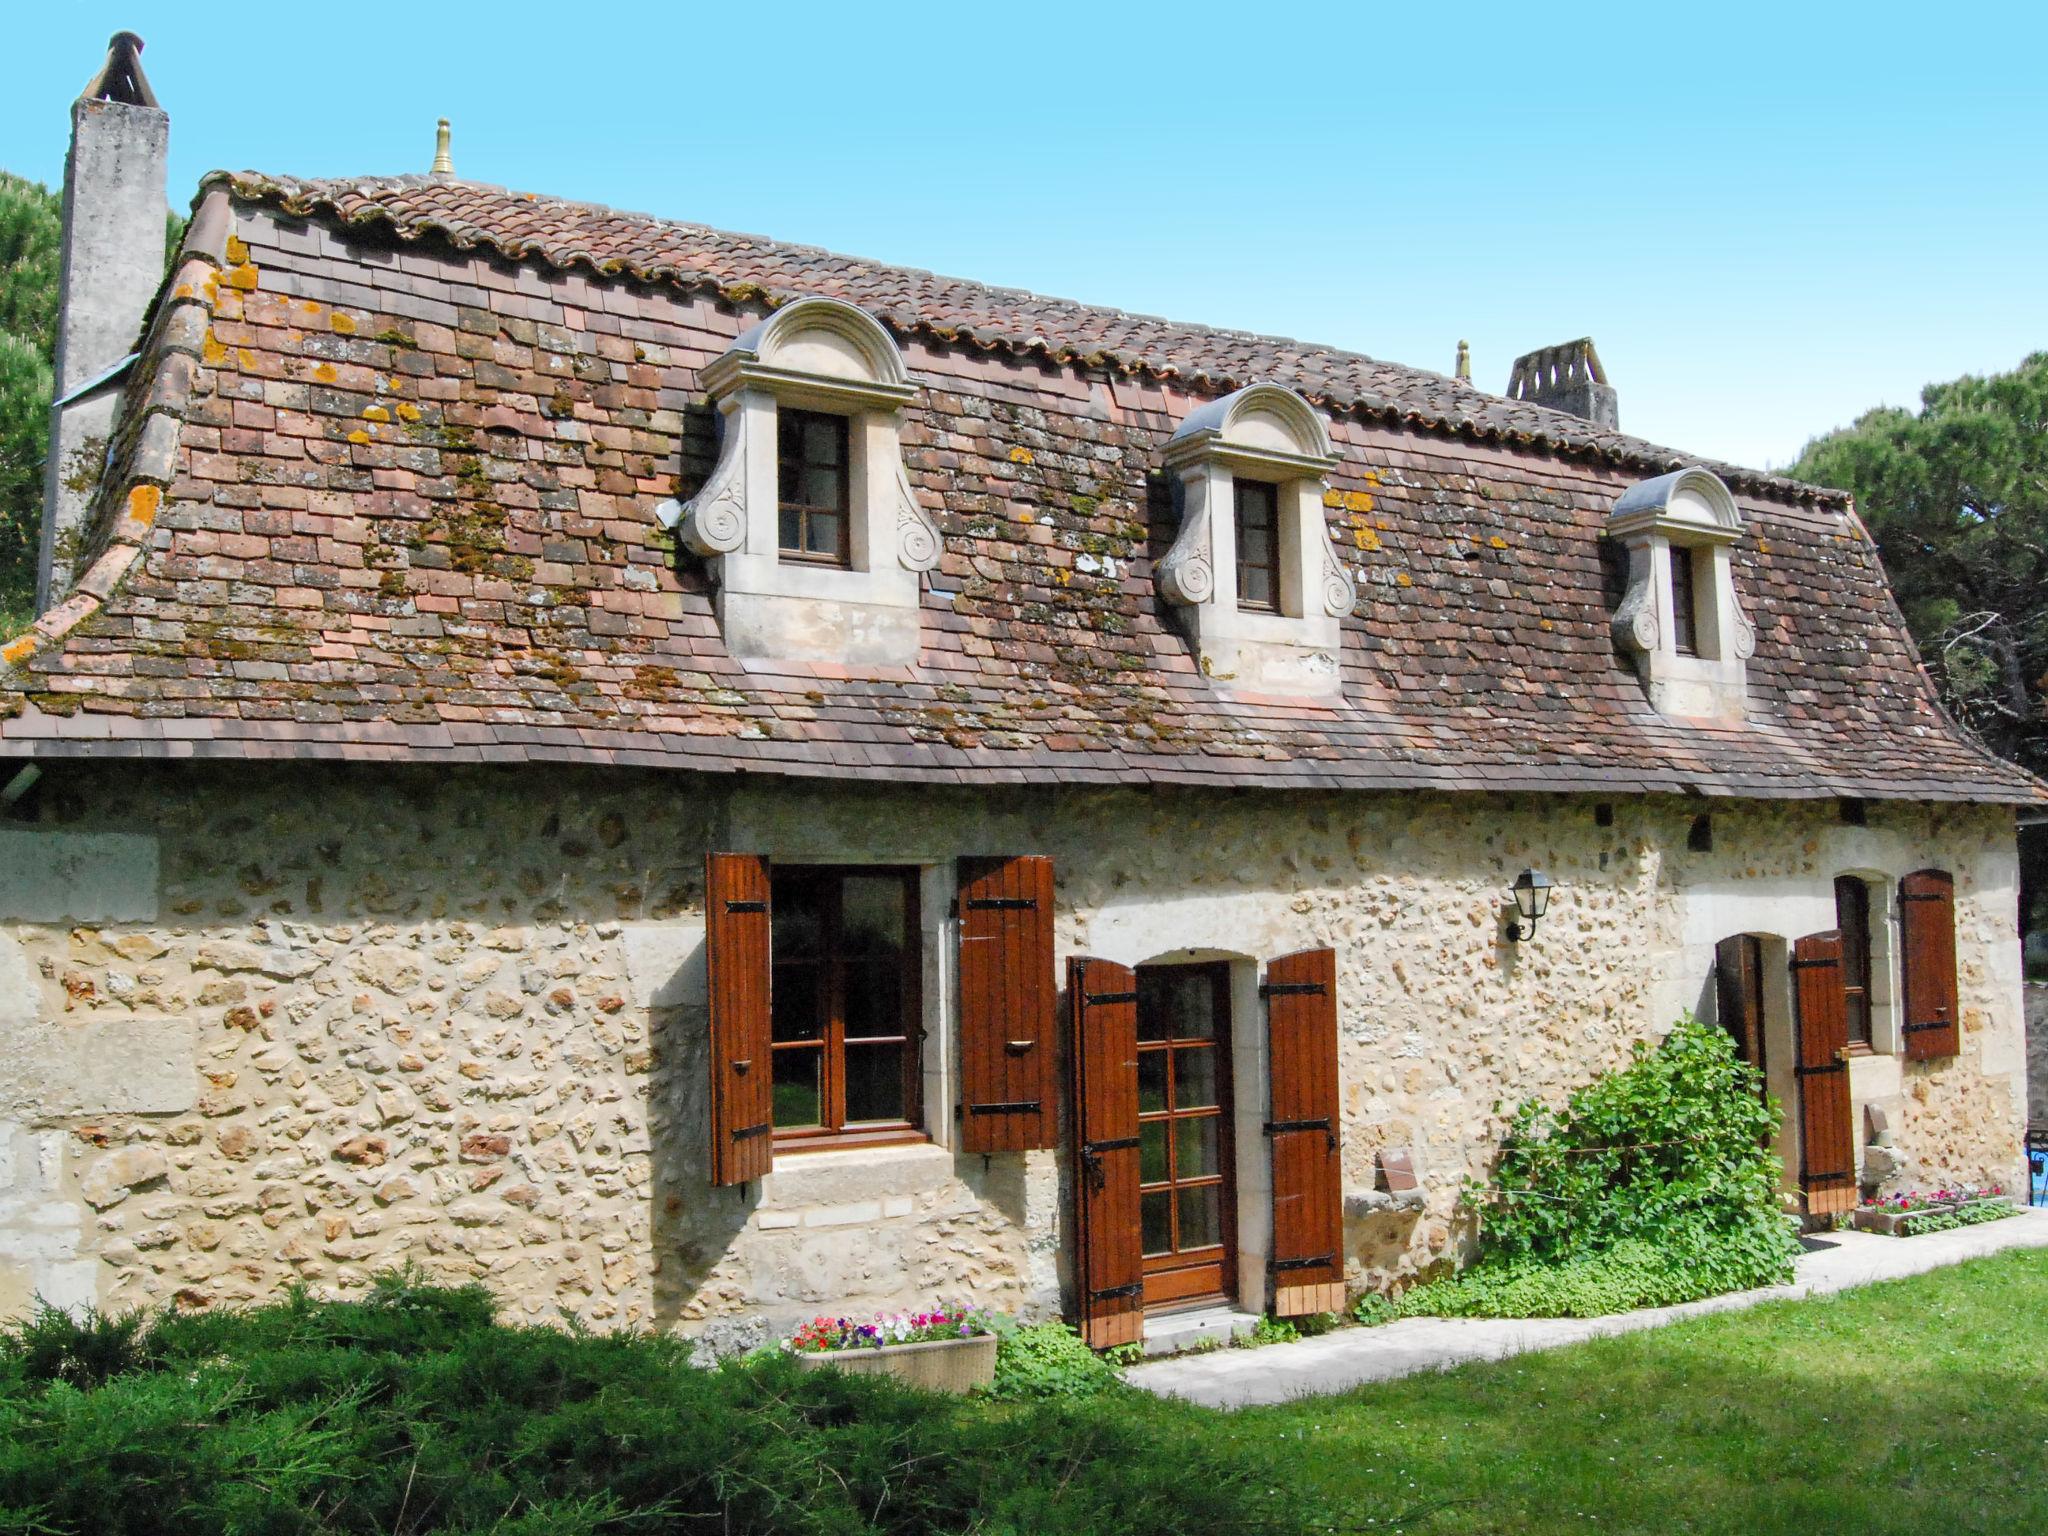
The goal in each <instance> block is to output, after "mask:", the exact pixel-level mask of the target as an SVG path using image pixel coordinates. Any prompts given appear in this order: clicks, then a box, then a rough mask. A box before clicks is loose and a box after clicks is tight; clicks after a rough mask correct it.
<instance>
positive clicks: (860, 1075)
mask: <svg viewBox="0 0 2048 1536" xmlns="http://www.w3.org/2000/svg"><path fill="white" fill-rule="evenodd" d="M138 51H139V45H138V44H136V43H135V42H134V40H133V39H131V38H127V37H125V36H124V37H122V38H117V39H116V40H115V43H114V47H113V51H112V54H111V56H110V58H109V61H108V66H107V68H106V70H105V71H104V72H103V74H102V75H101V76H100V77H99V78H97V79H96V80H95V81H94V82H93V85H92V87H91V88H90V89H89V90H88V92H87V94H86V96H85V98H84V99H82V100H81V101H80V102H79V104H78V106H77V108H76V111H75V113H74V143H73V150H72V156H71V161H70V165H69V172H68V179H67V188H66V208H67V212H68V215H69V218H68V223H67V233H66V239H67V242H68V243H67V251H66V266H65V271H66V289H65V312H64V319H63V336H64V346H65V352H64V356H63V359H62V368H61V372H62V375H63V376H62V380H61V382H60V396H61V398H60V400H59V403H58V406H57V410H56V416H55V421H54V432H55V442H56V444H57V448H58V451H57V452H56V453H55V454H53V459H54V460H55V462H54V464H53V469H52V474H51V485H50V496H49V507H48V513H47V518H48V527H47V529H46V539H45V578H46V579H45V590H46V592H47V599H46V610H45V611H44V613H43V615H42V617H41V619H40V620H39V621H38V623H37V624H36V626H35V628H34V630H33V631H32V632H30V633H29V634H27V635H26V636H24V637H22V638H21V639H19V640H17V641H15V642H13V643H11V644H9V645H7V646H6V647H5V649H4V651H0V656H4V661H5V667H4V671H0V799H4V802H5V812H4V818H0V1310H13V1309H16V1308H19V1307H21V1306H22V1305H24V1304H25V1303H26V1302H27V1300H28V1299H29V1297H30V1296H31V1294H32V1293H36V1292H40V1293H41V1294H43V1295H44V1296H47V1297H49V1298H51V1299H53V1300H56V1301H61V1302H80V1301H98V1302H100V1303H101V1304H104V1305H125V1304H130V1303H170V1302H175V1303H178V1304H181V1305H186V1306H205V1305H210V1304H221V1303H232V1302H240V1301H245V1300H249V1299H253V1298H260V1297H264V1296H267V1295H270V1294H272V1293H274V1292H275V1291H276V1289H277V1288H278V1287H279V1286H281V1285H283V1284H285V1283H287V1282H289V1281H294V1280H298V1281H304V1282H306V1283H308V1284H310V1285H312V1286H314V1287H315V1288H316V1289H321V1290H338V1291H346V1290H349V1289H352V1288H356V1287H360V1286H361V1285H362V1284H364V1282H365V1280H366V1277H367V1276H369V1275H370V1274H372V1273H373V1272H375V1271H377V1270H379V1269H382V1268H385V1267H387V1266H392V1265H396V1264H400V1263H405V1262H412V1263H416V1264H417V1265H419V1266H421V1267H422V1268H423V1269H424V1270H426V1271H428V1272H429V1273H431V1274H433V1275H435V1276H439V1277H445V1278H448V1279H477V1280H481V1281H482V1282H483V1283H485V1284H487V1285H489V1286H490V1287H491V1288H492V1289H493V1290H494V1291H496V1292H497V1293H499V1294H500V1295H501V1296H503V1297H504V1298H505V1300H506V1302H507V1304H508V1307H509V1309H510V1311H511V1313H512V1314H513V1315H514V1316H517V1317H523V1318H532V1319H558V1318H564V1317H574V1318H578V1319H582V1320H585V1321H587V1322H590V1323H592V1324H598V1325H618V1326H622V1325H636V1326H658V1327H672V1326H679V1327H683V1328H686V1329H702V1328H705V1327H708V1326H712V1325H719V1326H726V1325H727V1320H730V1319H739V1318H766V1319H768V1320H769V1321H770V1322H771V1323H782V1322H786V1321H787V1320H788V1319H790V1318H792V1317H795V1316H798V1315H804V1314H808V1313H810V1312H813V1311H815V1310H819V1309H822V1308H826V1307H831V1308H835V1309H838V1308H861V1307H875V1306H887V1305H892V1304H910V1303H913V1302H915V1301H917V1300H920V1299H922V1298H929V1297H933V1296H946V1297H972V1298H975V1299H977V1300H979V1301H982V1302H986V1303H989V1304H993V1305H998V1306H1003V1307H1008V1308H1015V1309H1021V1310H1027V1311H1034V1312H1040V1313H1051V1312H1062V1313H1065V1314H1067V1315H1069V1316H1075V1317H1078V1318H1080V1319H1082V1320H1084V1321H1085V1322H1086V1323H1087V1325H1088V1328H1089V1332H1090V1336H1091V1337H1093V1338H1094V1339H1095V1340H1097V1341H1098V1342H1101V1343H1110V1342H1116V1341H1119V1340H1127V1339H1132V1338H1135V1337H1137V1336H1138V1335H1139V1334H1140V1333H1141V1331H1143V1330H1144V1329H1145V1328H1147V1327H1148V1326H1163V1323H1164V1320H1168V1319H1171V1318H1174V1317H1185V1316H1187V1315H1189V1312H1190V1309H1192V1310H1193V1311H1194V1312H1196V1313H1197V1314H1207V1313H1209V1312H1213V1311H1215V1310H1216V1309H1225V1310H1228V1309H1233V1308H1234V1309H1239V1310H1241V1311H1263V1310H1267V1309H1277V1310H1279V1311H1282V1312H1304V1311H1313V1310H1317V1309H1321V1308H1326V1307H1331V1306H1335V1305H1338V1304H1339V1303H1340V1302H1341V1301H1342V1300H1343V1298H1344V1296H1345V1295H1346V1293H1347V1291H1349V1292H1356V1291H1358V1290H1361V1289H1365V1288H1369V1287H1384V1286H1388V1285H1392V1284H1398V1283H1400V1282H1401V1281H1402V1280H1403V1279H1404V1278H1406V1277H1409V1276H1412V1275H1414V1274H1415V1273H1417V1272H1419V1271H1422V1270H1424V1269H1426V1268H1428V1267H1430V1266H1433V1265H1439V1264H1442V1263H1445V1262H1448V1261H1451V1260H1453V1259H1454V1258H1455V1257H1456V1256H1457V1255H1458V1254H1459V1252H1460V1251H1461V1248H1462V1246H1463V1245H1464V1244H1466V1243H1468V1242H1469V1239H1470V1234H1471V1231H1472V1222H1473V1219H1474V1213H1473V1211H1472V1210H1471V1209H1470V1208H1469V1207H1468V1206H1466V1205H1464V1204H1462V1203H1461V1200H1460V1194H1459V1184H1460V1181H1461V1180H1462V1179H1463V1178H1464V1177H1466V1176H1467V1175H1472V1176H1474V1177H1479V1178H1482V1179H1483V1178H1484V1177H1485V1176H1486V1174H1487V1171H1488V1169H1489V1166H1490V1160H1491V1156H1492V1153H1493V1150H1494V1148H1495V1147H1496V1146H1497V1143H1498V1138H1499V1136H1500V1134H1501V1131H1502V1127H1503V1125H1504V1123H1505V1115H1506V1113H1507V1110H1508V1109H1509V1108H1510V1107H1511V1106H1512V1104H1513V1103H1514V1101H1516V1100H1519V1099H1522V1098H1524V1097H1527V1096H1530V1095H1539V1094H1540V1095H1547V1096H1551V1097H1553V1098H1556V1097H1561V1096H1562V1095H1563V1094H1565V1093H1566V1092H1568V1091H1569V1090H1570V1089H1571V1088H1573V1087H1575V1086H1577V1085H1578V1084H1581V1083H1583V1082H1584V1081H1586V1080H1587V1079H1588V1078H1589V1077H1591V1076H1592V1075H1593V1074H1595V1073H1597V1072H1599V1071H1600V1070H1602V1069H1604V1068H1607V1067H1610V1066H1612V1065H1614V1064H1616V1063H1617V1062H1619V1061H1622V1060H1623V1059H1625V1057H1626V1055H1627V1052H1628V1049H1629V1046H1630V1044H1631V1042H1633V1041H1636V1040H1639V1039H1643V1038H1654V1037H1656V1036H1658V1035H1659V1034H1660V1033H1661V1032H1662V1031H1664V1030H1665V1029H1667V1028H1668V1027H1669V1026H1670V1024H1671V1022H1672V1021H1673V1020H1674V1019H1675V1018H1676V1017H1677V1016H1678V1015H1679V1014H1680V1013H1681V1012H1683V1011H1685V1010H1688V1009H1689V1010H1693V1011H1695V1012H1697V1013H1699V1014H1701V1015H1702V1016H1710V1017H1715V1018H1718V1019H1719V1020H1721V1021H1722V1022H1723V1023H1724V1024H1725V1025H1726V1026H1727V1027H1728V1028H1729V1029H1730V1030H1731V1031H1732V1032H1733V1033H1734V1035H1735V1036H1736V1039H1737V1041H1738V1044H1739V1046H1740V1048H1741V1049H1742V1050H1744V1051H1745V1052H1746V1053H1748V1055H1749V1056H1750V1057H1751V1059H1752V1060H1754V1061H1756V1062H1757V1063H1758V1064H1759V1065H1760V1066H1761V1067H1762V1068H1763V1069H1764V1072H1765V1074H1766V1077H1767V1079H1768V1082H1769V1085H1770V1088H1771V1091H1772V1092H1773V1094H1774V1095H1775V1096H1776V1098H1777V1100H1778V1102H1779V1103H1780V1104H1781V1105H1782V1106H1783V1135H1782V1146H1781V1150H1782V1154H1783V1159H1784V1166H1785V1186H1784V1187H1785V1195H1786V1200H1787V1203H1788V1208H1789V1209H1795V1210H1804V1211H1806V1212H1810V1213H1813V1214H1815V1215H1822V1214H1826V1213H1829V1212H1833V1211H1837V1210H1840V1209H1842V1208H1843V1207H1844V1206H1845V1205H1847V1204H1849V1203H1851V1202H1853V1201H1854V1200H1855V1199H1856V1198H1857V1194H1858V1190H1859V1187H1867V1186H1872V1185H1876V1186H1885V1185H1887V1184H1896V1183H1897V1182H1899V1181H1902V1180H1910V1181H1913V1182H1926V1181H1934V1180H1948V1179H1971V1180H1991V1179H2002V1180H2007V1181H2010V1180H2012V1179H2014V1178H2015V1177H2017V1174H2018V1169H2019V1166H2020V1136H2021V1126H2022V1119H2023V1115H2024V1093H2023V1082H2024V1071H2023V1063H2022V1054H2023V1053H2022V1036H2021V1024H2020V1011H2021V1010H2020V997H2021V978H2020V951H2019V946H2018V943H2017V938H2016V934H2015V921H2016V906H2015V881H2016V868H2015V853H2014V828H2015V819H2016V817H2017V816H2018V815H2020V814H2023V813H2026V812H2028V811H2029V810H2030V808H2037V807H2039V806H2040V805H2041V803H2042V800H2043V795H2044V792H2043V790H2042V788H2041V786H2039V785H2038V784H2036V783H2035V782H2034V781H2032V780H2031V779H2029V778H2028V777H2026V776H2025V775H2024V774H2022V773H2021V772H2019V771H2017V770H2016V769H2014V768H2012V767H2010V766H2009V765H2007V764H2005V763H2003V762H2000V761H1998V760H1996V759H1994V758H1993V757H1991V756H1990V755H1988V754H1987V753H1986V752H1984V751H1983V750H1981V749H1980V748H1979V747H1978V746H1977V745H1976V744H1975V743H1974V742H1973V741H1971V740H1970V739H1969V738H1968V737H1967V736H1966V735H1965V734H1964V733H1963V732H1961V731H1960V730H1959V729H1958V728H1957V727H1956V726H1955V725H1954V724H1953V723H1951V722H1950V721H1949V720H1948V719H1947V718H1946V717H1945V716H1944V715H1943V714H1942V712H1941V710H1940V708H1939V707H1938V705H1937V703H1936V700H1935V696H1934V694H1933V692H1932V690H1931V688H1930V686H1929V684H1928V681H1927V678H1926V676H1925V675H1924V673H1923V672H1922V670H1921V667H1920V665H1919V663H1918V659H1917V657H1916V655H1915V653H1914V650H1913V647H1912V644H1911V642H1910V640H1909V639H1908V637H1907V634H1906V631H1905V627H1904V625H1903V623H1902V622H1901V619H1900V616H1899V613H1898V610H1897V608H1896V607H1895V606H1894V604H1893V602H1892V599H1891V596H1890V594H1889V592H1888V590H1887V588H1886V585H1885V580H1884V575H1883V572H1882V570H1881V569H1880V567H1879V563H1878V559H1877V555H1876V553H1875V551H1874V549H1873V548H1872V545H1871V542H1870V539H1869V538H1868V536H1867V535H1866V533H1865V531H1864V529H1863V527H1862V526H1861V524H1860V523H1859V522H1858V520H1857V518H1856V515H1855V512H1854V509H1853V508H1852V507H1851V506H1850V505H1849V504H1848V502H1847V500H1846V499H1845V498H1844V497H1842V496H1841V495H1839V494H1837V493H1834V492H1830V491H1823V490H1818V489H1815V488H1813V487H1810V486H1804V485H1797V484H1792V483H1789V482H1787V481H1785V480H1782V479H1777V478H1773V477H1771V476H1768V475H1763V474H1758V473H1755V472H1752V471H1748V470H1742V469H1737V468H1733V467H1730V466H1726V465H1717V464H1711V463H1704V462H1701V461H1699V460H1697V459H1695V458H1693V457H1691V456H1688V455H1684V454H1680V453H1675V452H1673V451H1671V450H1669V449H1665V448H1659V447H1655V446H1652V445H1651V444H1649V443H1646V442H1642V441H1639V440H1637V439H1635V438H1632V437H1628V436H1625V435H1623V434H1621V433H1620V432H1619V430H1618V429H1617V426H1616V417H1615V396H1614V392H1613V388H1612V386H1611V385H1610V384H1609V383H1608V382H1607V380H1606V377H1605V375H1604V373H1603V372H1602V371H1601V370H1600V367H1599V364H1598V360H1597V358H1595V357H1594V356H1593V354H1592V352H1591V348H1590V346H1588V345H1585V344H1575V345H1573V346H1571V347H1567V348H1561V349H1551V350H1550V351H1547V352H1544V353H1538V354H1532V355H1531V357H1530V358H1529V359H1524V360H1523V364H1522V365H1520V366H1518V368H1517V370H1516V379H1515V387H1514V389H1513V390H1512V391H1511V393H1510V394H1509V395H1508V396H1497V395H1492V394H1489V393H1486V392H1484V391H1482V390H1480V389H1478V388H1475V387H1474V386H1473V385H1472V384H1471V383H1470V382H1469V381H1466V380H1463V379H1457V378H1446V377H1443V376H1441V375H1437V374H1433V373H1428V372H1422V371H1418V370H1415V369H1410V368H1404V367H1399V366H1395V365H1392V364H1387V363H1381V362H1376V361H1373V360H1372V359H1370V358H1367V357H1363V356H1360V355H1358V354H1356V353H1351V352H1344V351H1340V350H1336V349H1334V348H1329V347H1320V346H1313V345H1308V344H1304V343H1299V342H1294V341H1284V340H1277V339H1273V338H1269V337H1262V336H1254V335H1248V334H1244V333H1241V332H1234V331H1221V330H1212V329H1205V328H1203V327H1200V326H1193V325H1181V324H1176V323H1171V322H1168V321H1164V320H1160V319H1155V318H1152V317H1148V316H1143V315H1135V314H1125V313H1122V312H1118V311H1113V310H1106V309H1097V308H1091V307H1087V306H1084V305H1081V304H1076V303H1069V302H1065V301H1061V300H1055V299H1047V298H1042V297H1039V296H1037V295H1034V294H1030V293H1025V292H1021V291H1016V290H1010V289H998V288H990V287H984V286H981V285H978V284H975V283H970V282H964V281H960V280H956V279H952V278H945V277H938V276H934V275H932V274H931V273H928V272H923V271H916V270H911V269H906V268H896V267H889V266H884V265H881V264H878V263H876V262H872V261H865V260H860V259H856V258H852V257H844V256H838V255H833V254H830V253H827V252H825V251H821V250H815V249H811V248H808V247H804V246H796V245H785V244H780V243H777V242H774V241H770V240H765V239H758V238H754V237H751V236H744V235H735V234H728V233H724V232H720V231H716V230H711V229H706V228H702V227H700V226H697V225H692V224H684V223H676V222H672V221H667V220H662V219H656V218H650V217H645V216H641V215H636V214H626V213H619V212H615V211H613V210H610V209H607V208H600V207H593V206H590V205H587V204H582V203H575V202H569V201H564V200H562V199H559V198H553V197H544V196H537V195H534V194H530V193H523V192H510V191H506V190H504V189H502V188H498V187H492V186H483V185H478V184H475V183H471V182H466V181H462V180H459V179H457V177H456V176H455V175H454V174H453V171H452V169H451V168H450V167H449V166H448V164H447V161H446V157H445V155H444V157H443V158H442V159H441V161H440V163H439V168H438V169H437V170H436V171H435V172H434V173H432V174H429V175H425V176H396V177H386V178H378V179H366V180H359V181H342V180H333V181H296V180H292V179H289V178H285V177H279V176H270V175H257V174H225V173H220V174H215V175H212V176H209V177H208V178H206V180H205V181H204V182H203V183H202V184H201V185H200V187H199V189H198V194H197V197H196V200H195V201H194V203H193V205H192V218H191V222H190V225H189V228H188V229H187V231H186V234H185V236H184V240H183V246H182V249H181V250H180V251H179V252H178V254H177V256H176V258H175V260H174V262H173V263H172V266H171V268H170V271H169V274H168V276H164V275H163V273H162V270H161V268H160V265H159V262H158V259H157V251H156V245H157V242H158V241H159V239H160V231H161V227H162V202H163V176H164V160H163V146H164V143H165V138H166V121H165V118H164V114H163V113H162V111H161V110H160V109H159V108H158V107H157V105H156V103H155V101H154V98H153V97H152V96H151V95H150V92H149V88H148V85H147V83H146V81H145V80H144V78H143V75H142V71H141V67H140V64H139V61H138V58H137V54H138ZM1560 405H1564V406H1569V407H1570V408H1571V409H1559V408H1557V407H1558V406H1560ZM1574 411H1576V412H1577V413H1578V414H1573V412H1574Z"/></svg>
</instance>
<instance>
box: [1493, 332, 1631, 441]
mask: <svg viewBox="0 0 2048 1536" xmlns="http://www.w3.org/2000/svg"><path fill="white" fill-rule="evenodd" d="M1508 398H1509V399H1510V400H1526V401H1528V402H1529V403H1530V404H1531V405H1547V406H1549V407H1550V409H1552V410H1553V411H1565V412H1567V413H1569V414H1570V415H1573V416H1578V417H1582V418H1584V419H1585V420H1587V421H1590V422H1592V423H1593V425H1595V426H1596V427H1606V428H1608V429H1609V430H1611V431H1619V430H1620V428H1621V397H1620V396H1619V395H1617V394H1616V393H1615V392H1614V386H1613V385H1612V384H1610V383H1608V382H1607V370H1606V369H1605V368H1602V367H1601V366H1600V354H1599V353H1598V352H1595V351H1594V350H1593V338H1592V337H1590V336H1581V337H1580V338H1579V339H1578V340H1577V341H1567V342H1564V343H1562V344H1561V345H1558V346H1555V347H1545V348H1543V349H1542V350H1541V351H1539V352H1525V353H1523V354H1522V355H1521V356H1520V357H1518V358H1516V359H1515V366H1514V370H1513V372H1511V373H1510V374H1509V375H1508Z"/></svg>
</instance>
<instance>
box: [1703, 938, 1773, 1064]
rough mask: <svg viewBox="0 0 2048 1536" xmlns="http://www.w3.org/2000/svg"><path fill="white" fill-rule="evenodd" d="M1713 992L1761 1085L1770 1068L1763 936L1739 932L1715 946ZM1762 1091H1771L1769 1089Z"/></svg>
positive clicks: (1723, 1023) (1739, 1053) (1738, 1054)
mask: <svg viewBox="0 0 2048 1536" xmlns="http://www.w3.org/2000/svg"><path fill="white" fill-rule="evenodd" d="M1714 992H1715V997H1716V999H1717V1001H1718V1002H1719V1004H1720V1008H1719V1012H1720V1017H1721V1027H1722V1028H1723V1029H1725V1030H1727V1031H1728V1034H1729V1036H1730V1037H1731V1038H1732V1039H1733V1040H1734V1041H1735V1054H1736V1057H1737V1058H1738V1059H1739V1060H1742V1061H1745V1062H1747V1063H1749V1065H1750V1066H1752V1067H1755V1068H1756V1073H1757V1080H1758V1084H1759V1087H1761V1086H1762V1083H1763V1081H1764V1074H1765V1072H1766V1070H1767V1066H1766V1062H1765V1058H1764V946H1763V940H1761V939H1759V938H1757V937H1755V936H1754V935H1753V934H1747V933H1739V934H1737V935H1735V937H1733V938H1731V939H1723V940H1722V941H1721V942H1720V943H1719V944H1716V945H1715V946H1714ZM1763 1091H1764V1092H1765V1093H1766V1095H1768V1092H1769V1090H1768V1089H1764V1090H1763Z"/></svg>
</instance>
